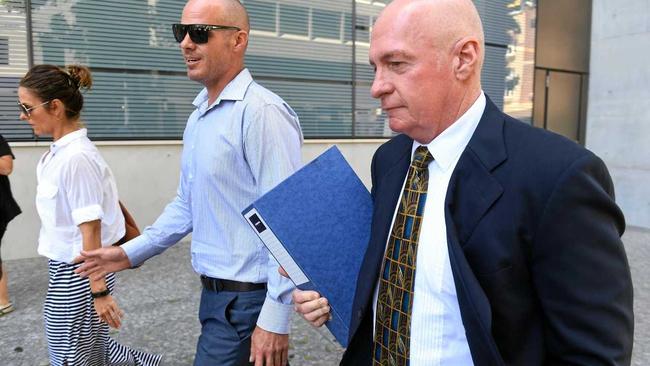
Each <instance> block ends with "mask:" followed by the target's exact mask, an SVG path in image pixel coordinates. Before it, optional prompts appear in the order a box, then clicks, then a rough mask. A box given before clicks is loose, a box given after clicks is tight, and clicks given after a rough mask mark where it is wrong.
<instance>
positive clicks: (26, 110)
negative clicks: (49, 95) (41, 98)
mask: <svg viewBox="0 0 650 366" xmlns="http://www.w3.org/2000/svg"><path fill="white" fill-rule="evenodd" d="M49 102H51V101H50V100H48V101H47V102H43V103H41V104H39V105H35V106H33V107H30V106H28V105H24V104H23V103H21V102H20V101H18V107H19V108H20V111H21V112H22V113H24V114H25V115H26V116H27V118H31V117H32V114H31V113H29V112H31V111H33V110H34V109H36V108H38V107H42V106H44V105H46V104H47V103H49Z"/></svg>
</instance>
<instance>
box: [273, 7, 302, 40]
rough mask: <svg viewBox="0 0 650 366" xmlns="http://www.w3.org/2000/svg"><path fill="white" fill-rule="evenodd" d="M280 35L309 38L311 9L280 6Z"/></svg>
mask: <svg viewBox="0 0 650 366" xmlns="http://www.w3.org/2000/svg"><path fill="white" fill-rule="evenodd" d="M280 34H293V35H300V36H307V35H308V34H309V8H305V7H302V6H295V5H285V4H280Z"/></svg>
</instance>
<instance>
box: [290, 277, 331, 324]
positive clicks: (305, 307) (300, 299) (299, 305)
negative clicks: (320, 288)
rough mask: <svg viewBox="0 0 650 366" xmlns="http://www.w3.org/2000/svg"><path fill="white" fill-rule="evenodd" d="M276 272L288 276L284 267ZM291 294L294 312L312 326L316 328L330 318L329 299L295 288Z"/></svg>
mask: <svg viewBox="0 0 650 366" xmlns="http://www.w3.org/2000/svg"><path fill="white" fill-rule="evenodd" d="M278 272H280V274H281V275H283V276H284V277H287V278H289V274H287V271H285V270H284V268H282V267H279V268H278ZM292 296H293V303H294V304H295V306H294V310H295V311H296V313H298V314H300V315H301V316H302V317H303V318H304V319H305V320H306V321H308V322H309V323H310V324H311V325H313V326H314V327H317V328H318V327H320V326H322V325H323V324H325V322H327V321H328V320H330V319H332V315H331V314H330V305H329V301H327V299H326V298H324V297H321V296H320V294H319V293H318V292H316V291H303V290H300V289H295V290H293V295H292Z"/></svg>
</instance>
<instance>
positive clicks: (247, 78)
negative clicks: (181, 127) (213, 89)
mask: <svg viewBox="0 0 650 366" xmlns="http://www.w3.org/2000/svg"><path fill="white" fill-rule="evenodd" d="M252 82H253V77H252V76H251V73H250V71H248V69H243V70H242V71H241V72H240V73H239V74H238V75H237V76H235V78H234V79H232V80H231V81H230V82H229V83H228V84H227V85H226V87H225V88H223V90H222V91H221V94H219V96H218V97H217V99H216V100H215V101H214V103H212V104H211V105H209V106H208V105H207V103H208V89H207V88H203V90H201V92H200V93H199V94H198V95H197V96H196V98H194V101H193V102H192V104H194V106H195V107H196V108H199V109H203V111H207V110H208V109H210V108H212V107H213V106H215V105H218V104H219V103H221V101H222V100H244V96H245V95H246V90H248V86H249V85H250V84H251V83H252Z"/></svg>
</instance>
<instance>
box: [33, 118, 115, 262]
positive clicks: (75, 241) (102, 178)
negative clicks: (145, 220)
mask: <svg viewBox="0 0 650 366" xmlns="http://www.w3.org/2000/svg"><path fill="white" fill-rule="evenodd" d="M36 176H37V179H38V187H37V188H36V209H37V211H38V215H39V216H40V218H41V231H40V234H39V237H38V253H39V254H40V255H42V256H45V257H47V258H50V259H52V260H55V261H59V262H65V263H72V260H73V259H74V258H75V257H76V256H77V255H79V252H80V251H81V249H82V248H83V242H82V237H81V231H80V230H79V227H78V225H80V224H82V223H84V222H89V221H94V220H101V242H102V246H110V245H112V244H113V243H115V242H117V241H118V240H120V238H122V237H123V236H124V216H123V215H122V211H121V210H120V207H119V204H118V198H117V187H116V185H115V179H114V178H113V173H112V172H111V170H110V168H109V167H108V165H107V164H106V162H105V161H104V159H103V158H102V157H101V155H100V154H99V151H98V150H97V148H96V147H95V145H94V144H93V143H92V142H91V141H90V140H89V139H88V137H87V131H86V129H80V130H77V131H74V132H72V133H69V134H67V135H65V136H63V137H61V138H60V139H59V140H57V141H55V142H54V143H52V145H50V149H49V150H48V151H47V152H46V153H45V154H44V155H43V157H42V158H41V159H40V160H39V162H38V166H37V168H36Z"/></svg>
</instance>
